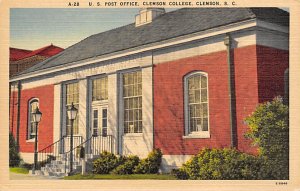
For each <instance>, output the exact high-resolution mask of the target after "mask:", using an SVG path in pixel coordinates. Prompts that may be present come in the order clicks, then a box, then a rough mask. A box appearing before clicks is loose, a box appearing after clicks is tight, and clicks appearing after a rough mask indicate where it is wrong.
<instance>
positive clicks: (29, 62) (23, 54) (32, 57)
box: [9, 44, 64, 76]
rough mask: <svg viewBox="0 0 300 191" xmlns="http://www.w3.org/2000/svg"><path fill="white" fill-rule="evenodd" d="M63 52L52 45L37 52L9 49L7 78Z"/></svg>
mask: <svg viewBox="0 0 300 191" xmlns="http://www.w3.org/2000/svg"><path fill="white" fill-rule="evenodd" d="M63 50H64V49H63V48H60V47H58V46H54V45H53V44H51V45H48V46H45V47H42V48H39V49H37V50H25V49H19V48H9V76H14V75H16V74H18V73H20V72H22V71H24V70H26V69H27V68H30V67H31V66H33V65H35V64H37V63H39V62H41V61H43V60H46V59H47V58H49V57H51V56H54V55H56V54H58V53H60V52H61V51H63Z"/></svg>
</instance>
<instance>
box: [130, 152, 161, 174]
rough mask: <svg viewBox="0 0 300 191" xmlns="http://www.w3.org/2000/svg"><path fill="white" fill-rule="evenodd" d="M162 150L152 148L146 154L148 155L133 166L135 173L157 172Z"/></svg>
mask: <svg viewBox="0 0 300 191" xmlns="http://www.w3.org/2000/svg"><path fill="white" fill-rule="evenodd" d="M161 158H162V152H161V150H160V149H154V150H153V151H152V152H150V153H149V154H148V157H147V158H145V159H142V160H141V161H140V163H139V164H138V165H137V166H136V167H135V169H134V173H135V174H155V173H158V170H159V167H160V164H161Z"/></svg>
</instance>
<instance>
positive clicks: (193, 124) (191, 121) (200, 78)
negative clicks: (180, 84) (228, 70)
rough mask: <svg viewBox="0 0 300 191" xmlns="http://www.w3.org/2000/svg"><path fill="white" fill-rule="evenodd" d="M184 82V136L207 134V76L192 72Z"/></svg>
mask: <svg viewBox="0 0 300 191" xmlns="http://www.w3.org/2000/svg"><path fill="white" fill-rule="evenodd" d="M184 82H185V83H184V85H185V111H186V112H185V120H186V123H185V124H186V134H201V133H202V134H203V133H204V134H205V133H207V134H208V130H209V124H208V88H207V74H206V73H203V72H194V73H192V74H189V75H187V76H186V77H185V79H184Z"/></svg>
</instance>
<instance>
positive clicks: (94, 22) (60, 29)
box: [10, 8, 174, 50]
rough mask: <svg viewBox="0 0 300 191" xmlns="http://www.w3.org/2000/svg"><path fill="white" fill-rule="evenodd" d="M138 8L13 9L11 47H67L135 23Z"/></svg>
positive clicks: (11, 12)
mask: <svg viewBox="0 0 300 191" xmlns="http://www.w3.org/2000/svg"><path fill="white" fill-rule="evenodd" d="M172 10H174V9H167V12H168V11H172ZM138 11H139V9H138V8H131V9H125V8H119V9H112V8H111V9H107V8H106V9H103V8H102V9H101V8H99V9H92V8H90V9H77V8H76V9H74V8H70V9H66V8H65V9H41V8H38V9H33V8H32V9H31V8H26V9H24V8H23V9H18V8H13V9H10V47H14V48H22V49H29V50H34V49H38V48H41V47H44V46H47V45H50V44H51V43H53V44H54V45H57V46H59V47H62V48H67V47H68V46H71V45H73V44H75V43H77V42H79V41H80V40H82V39H84V38H86V37H88V36H90V35H92V34H97V33H100V32H103V31H107V30H109V29H113V28H117V27H120V26H124V25H126V24H129V23H133V22H134V20H135V15H136V14H138Z"/></svg>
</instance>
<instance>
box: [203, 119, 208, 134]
mask: <svg viewBox="0 0 300 191" xmlns="http://www.w3.org/2000/svg"><path fill="white" fill-rule="evenodd" d="M203 131H208V119H207V118H203Z"/></svg>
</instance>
